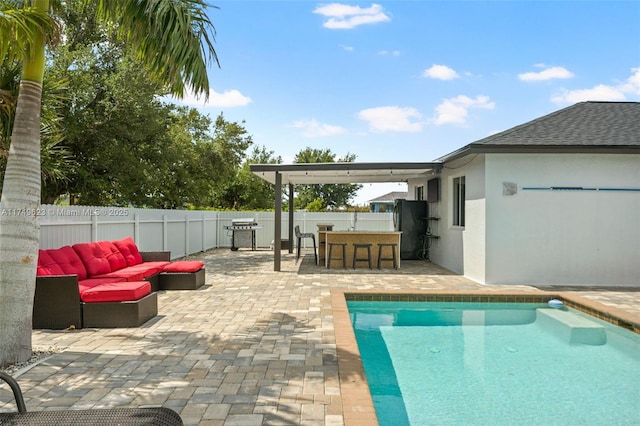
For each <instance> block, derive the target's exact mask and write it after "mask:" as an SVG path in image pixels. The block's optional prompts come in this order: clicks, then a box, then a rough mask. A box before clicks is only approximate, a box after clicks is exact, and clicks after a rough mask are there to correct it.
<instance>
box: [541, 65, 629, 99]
mask: <svg viewBox="0 0 640 426" xmlns="http://www.w3.org/2000/svg"><path fill="white" fill-rule="evenodd" d="M627 95H631V96H638V95H640V67H638V68H631V76H630V77H629V78H627V79H626V80H625V81H624V82H622V83H621V84H618V85H615V86H610V85H606V84H598V85H597V86H595V87H592V88H590V89H577V90H567V89H562V92H561V93H560V94H559V95H556V96H553V97H552V98H551V101H552V102H554V103H557V104H563V103H576V102H583V101H623V100H625V99H627Z"/></svg>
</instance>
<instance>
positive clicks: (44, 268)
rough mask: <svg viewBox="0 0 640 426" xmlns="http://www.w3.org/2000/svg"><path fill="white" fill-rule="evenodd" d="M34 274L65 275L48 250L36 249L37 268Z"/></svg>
mask: <svg viewBox="0 0 640 426" xmlns="http://www.w3.org/2000/svg"><path fill="white" fill-rule="evenodd" d="M36 275H38V276H39V277H41V276H43V275H66V274H65V273H64V271H63V270H62V268H61V267H60V265H58V264H57V263H56V261H55V260H53V259H52V258H51V255H50V254H49V251H48V250H38V268H37V271H36Z"/></svg>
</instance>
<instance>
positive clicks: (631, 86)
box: [618, 67, 640, 95]
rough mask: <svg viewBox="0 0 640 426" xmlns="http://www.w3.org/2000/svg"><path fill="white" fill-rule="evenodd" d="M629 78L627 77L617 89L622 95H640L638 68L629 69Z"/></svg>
mask: <svg viewBox="0 0 640 426" xmlns="http://www.w3.org/2000/svg"><path fill="white" fill-rule="evenodd" d="M631 72H633V74H631V77H629V78H628V79H627V80H626V81H625V82H624V83H622V84H621V85H620V86H619V87H618V89H620V91H622V92H624V93H630V94H632V95H640V67H638V68H631Z"/></svg>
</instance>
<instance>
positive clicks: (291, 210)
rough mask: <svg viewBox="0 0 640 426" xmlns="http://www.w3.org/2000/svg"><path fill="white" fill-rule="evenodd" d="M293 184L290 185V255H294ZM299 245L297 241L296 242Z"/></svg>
mask: <svg viewBox="0 0 640 426" xmlns="http://www.w3.org/2000/svg"><path fill="white" fill-rule="evenodd" d="M293 213H294V208H293V184H292V183H290V184H289V254H291V253H293ZM296 244H297V241H296Z"/></svg>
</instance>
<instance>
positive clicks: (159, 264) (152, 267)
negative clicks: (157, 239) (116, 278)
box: [124, 260, 169, 278]
mask: <svg viewBox="0 0 640 426" xmlns="http://www.w3.org/2000/svg"><path fill="white" fill-rule="evenodd" d="M168 264H169V262H165V261H163V260H158V261H154V262H143V263H141V264H139V265H134V266H127V267H126V268H125V269H124V271H127V272H129V271H136V272H141V273H142V276H143V277H144V278H147V277H150V276H151V275H154V274H157V273H160V272H162V270H163V269H164V267H165V266H167V265H168Z"/></svg>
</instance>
